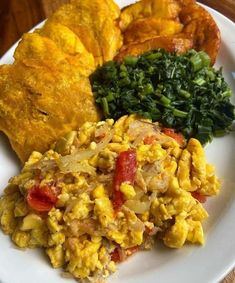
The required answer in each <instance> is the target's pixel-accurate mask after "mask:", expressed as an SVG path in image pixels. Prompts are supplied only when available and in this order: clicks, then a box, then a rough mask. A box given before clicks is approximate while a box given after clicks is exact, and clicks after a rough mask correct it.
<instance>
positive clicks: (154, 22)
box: [119, 0, 221, 64]
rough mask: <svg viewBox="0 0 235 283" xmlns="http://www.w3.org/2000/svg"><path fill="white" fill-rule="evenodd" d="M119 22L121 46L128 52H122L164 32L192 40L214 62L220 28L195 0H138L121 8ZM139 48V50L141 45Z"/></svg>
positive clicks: (171, 35) (157, 38) (160, 37)
mask: <svg viewBox="0 0 235 283" xmlns="http://www.w3.org/2000/svg"><path fill="white" fill-rule="evenodd" d="M119 25H120V28H121V30H122V33H123V40H124V45H123V47H122V49H126V51H127V52H130V54H126V55H132V53H131V50H132V48H135V47H134V46H135V45H138V44H140V43H141V45H142V46H144V45H145V43H146V45H149V40H150V39H152V40H154V41H155V42H157V41H158V40H160V41H161V39H162V36H165V37H170V38H172V37H173V38H182V39H183V38H184V39H188V40H192V43H193V48H194V49H195V50H197V51H205V52H207V53H208V55H209V56H210V57H211V63H212V64H214V63H215V60H216V57H217V53H218V50H219V46H220V41H221V39H220V31H219V28H218V26H217V25H216V23H215V21H214V19H213V17H212V16H211V15H210V13H209V12H207V11H206V10H205V9H204V8H203V7H201V6H200V5H199V4H197V3H196V1H193V0H189V1H180V0H141V1H139V2H136V3H134V4H131V5H129V6H127V7H124V8H123V9H122V11H121V16H120V23H119ZM173 43H174V42H173ZM186 43H187V42H186ZM155 44H156V47H161V48H165V47H164V46H157V43H155ZM185 48H187V46H185ZM189 48H191V47H190V46H188V49H189ZM166 49H167V48H166ZM167 50H168V49H167ZM121 51H122V50H121ZM136 51H137V49H136ZM139 51H140V53H139V54H142V53H141V51H142V49H140V50H139ZM146 51H147V50H146ZM139 54H135V55H139Z"/></svg>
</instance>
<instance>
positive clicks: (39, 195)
mask: <svg viewBox="0 0 235 283" xmlns="http://www.w3.org/2000/svg"><path fill="white" fill-rule="evenodd" d="M26 199H27V203H28V205H29V206H30V207H31V208H32V209H34V210H36V211H38V212H48V211H49V210H51V209H52V208H53V207H54V206H55V204H56V202H57V194H56V193H55V190H53V189H52V188H51V187H49V186H44V187H39V186H34V187H32V188H31V189H30V190H29V192H28V195H27V198H26Z"/></svg>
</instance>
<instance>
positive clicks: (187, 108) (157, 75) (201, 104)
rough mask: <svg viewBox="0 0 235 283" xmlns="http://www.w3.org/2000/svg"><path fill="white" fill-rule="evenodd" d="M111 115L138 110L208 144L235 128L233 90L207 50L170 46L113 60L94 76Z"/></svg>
mask: <svg viewBox="0 0 235 283" xmlns="http://www.w3.org/2000/svg"><path fill="white" fill-rule="evenodd" d="M90 80H91V84H92V90H93V93H94V95H95V97H96V102H97V103H98V104H99V105H100V106H101V108H102V109H103V113H104V116H105V117H106V118H114V119H118V118H119V117H121V116H122V115H125V114H131V113H138V114H139V115H142V116H144V117H146V118H151V119H152V120H154V121H160V122H161V123H162V124H163V125H164V126H165V127H170V128H174V129H176V131H178V132H182V133H183V134H184V135H185V137H186V138H190V137H196V138H197V139H199V140H200V141H201V143H203V144H205V143H206V142H208V141H211V139H212V137H213V136H222V135H225V134H227V133H228V132H229V131H230V130H231V126H232V122H233V120H234V119H235V114H234V106H233V105H232V104H231V103H230V97H231V95H232V92H231V90H230V88H229V87H228V85H227V83H226V82H225V80H224V78H223V76H222V72H221V70H215V69H214V68H212V67H210V58H209V56H208V55H207V54H206V53H204V52H202V51H201V52H196V51H194V50H191V51H189V52H187V53H185V54H183V55H177V54H173V53H168V52H166V51H165V50H161V49H159V50H155V51H151V52H147V53H145V54H144V55H142V56H139V57H133V56H129V57H125V58H124V60H123V61H121V62H115V61H110V62H108V63H106V64H104V65H103V66H102V67H100V68H98V69H97V70H96V71H95V72H94V73H93V74H92V75H91V77H90Z"/></svg>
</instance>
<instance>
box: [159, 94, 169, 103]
mask: <svg viewBox="0 0 235 283" xmlns="http://www.w3.org/2000/svg"><path fill="white" fill-rule="evenodd" d="M160 101H161V103H162V105H164V106H168V105H169V104H170V103H171V100H170V99H169V98H167V97H166V96H165V95H162V96H161V98H160Z"/></svg>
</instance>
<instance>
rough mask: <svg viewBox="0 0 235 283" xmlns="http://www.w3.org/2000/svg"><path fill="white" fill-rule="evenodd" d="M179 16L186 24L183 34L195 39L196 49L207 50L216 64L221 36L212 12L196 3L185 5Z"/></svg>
mask: <svg viewBox="0 0 235 283" xmlns="http://www.w3.org/2000/svg"><path fill="white" fill-rule="evenodd" d="M179 18H180V21H181V23H183V25H184V28H183V30H182V34H183V36H185V37H186V38H189V39H193V42H194V45H193V47H194V48H195V50H197V51H200V50H203V51H205V52H206V53H207V54H208V55H209V56H210V57H211V62H212V64H214V63H215V61H216V57H217V54H218V51H219V47H220V42H221V38H220V31H219V28H218V26H217V24H216V22H215V21H214V19H213V17H212V16H211V15H210V13H209V12H207V11H206V10H205V9H204V8H203V7H202V6H200V5H198V4H196V3H195V4H192V5H187V6H185V7H184V8H183V9H182V10H181V12H180V14H179Z"/></svg>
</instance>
